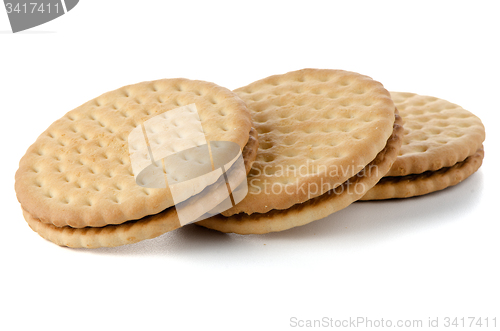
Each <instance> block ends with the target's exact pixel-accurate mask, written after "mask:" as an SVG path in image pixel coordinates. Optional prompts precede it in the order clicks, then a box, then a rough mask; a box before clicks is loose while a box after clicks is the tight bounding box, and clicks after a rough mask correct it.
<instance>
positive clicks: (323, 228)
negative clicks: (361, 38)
mask: <svg viewBox="0 0 500 331" xmlns="http://www.w3.org/2000/svg"><path fill="white" fill-rule="evenodd" d="M483 186H484V175H483V173H482V171H481V169H479V171H477V172H476V173H474V174H473V175H472V176H470V177H469V178H467V179H466V180H464V181H463V182H462V183H460V184H458V185H455V186H452V187H449V188H447V189H445V190H442V191H437V192H433V193H430V194H427V195H423V196H419V197H413V198H407V199H392V200H382V201H363V202H357V203H354V204H352V205H350V206H349V207H347V208H345V209H343V210H341V211H339V212H336V213H334V214H332V215H330V216H328V217H326V218H324V219H321V220H318V221H315V222H312V223H309V224H306V225H303V226H300V227H295V228H291V229H289V230H285V231H281V232H272V233H267V234H262V235H252V234H251V235H239V234H234V233H229V234H226V233H221V232H218V231H215V230H210V229H207V228H204V227H201V226H197V225H195V224H189V225H186V226H184V227H181V228H179V229H177V230H175V231H172V232H168V233H166V234H164V235H162V236H160V237H157V238H154V239H149V240H144V241H141V242H139V243H136V244H131V245H125V246H119V247H113V248H96V249H92V250H87V249H76V250H78V252H85V253H87V254H106V255H107V254H109V255H131V256H133V255H135V256H140V255H145V256H151V255H154V256H182V257H183V258H192V259H193V260H199V259H200V257H207V258H209V259H210V260H213V257H215V256H217V254H221V253H224V254H225V255H226V257H225V258H224V261H226V263H227V261H228V260H230V261H233V260H234V261H245V260H246V259H250V260H252V259H255V257H256V255H257V256H258V257H259V256H260V257H262V251H260V250H259V248H263V247H265V249H264V250H265V255H269V254H272V252H273V251H275V252H276V254H278V253H279V254H286V252H289V254H290V255H295V254H297V250H296V249H297V248H298V247H305V246H307V247H308V249H318V250H319V249H328V245H329V246H338V245H346V246H350V245H352V244H356V243H359V242H363V243H364V244H375V243H379V242H384V241H387V240H388V239H390V238H395V237H397V236H401V235H404V234H409V233H413V232H415V231H422V230H428V229H429V228H431V227H434V226H438V225H440V224H444V223H452V222H453V221H454V219H455V217H453V215H454V214H455V215H466V214H467V213H468V212H470V211H472V210H474V208H475V206H476V205H477V204H478V202H479V201H480V200H481V194H480V192H481V190H482V188H483ZM263 245H267V246H263ZM325 245H326V246H325ZM315 246H317V247H315ZM227 255H229V258H228V257H227ZM221 263H222V261H221Z"/></svg>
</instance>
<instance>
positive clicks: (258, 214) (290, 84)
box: [197, 69, 402, 234]
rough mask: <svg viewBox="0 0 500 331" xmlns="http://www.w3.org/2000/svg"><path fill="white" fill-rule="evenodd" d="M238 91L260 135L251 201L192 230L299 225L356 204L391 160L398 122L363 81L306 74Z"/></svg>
mask: <svg viewBox="0 0 500 331" xmlns="http://www.w3.org/2000/svg"><path fill="white" fill-rule="evenodd" d="M235 91H236V92H237V93H238V95H239V96H240V97H241V98H242V99H243V100H244V101H245V102H246V103H247V105H248V108H249V110H250V112H251V113H252V119H253V121H254V125H255V128H256V129H257V131H258V132H259V150H258V152H257V158H256V161H255V163H254V165H253V167H252V170H251V171H250V173H249V176H248V186H249V193H248V195H247V196H246V198H245V199H243V201H241V202H240V203H239V204H237V205H236V206H235V207H233V208H231V209H229V210H226V211H225V212H223V213H222V215H224V216H222V215H217V216H214V217H212V218H209V219H206V220H203V221H201V222H198V223H197V224H200V225H202V226H205V227H208V228H211V229H215V230H219V231H223V232H235V233H241V234H249V233H267V232H273V231H281V230H285V229H289V228H291V227H294V226H299V225H304V224H307V223H309V222H312V221H314V220H317V219H320V218H323V217H325V216H327V215H329V214H331V213H334V212H336V211H338V210H340V209H342V208H345V207H346V206H348V205H349V204H350V203H352V202H354V201H356V200H357V199H359V198H361V197H362V196H363V195H364V194H365V193H366V191H367V190H368V189H370V188H371V187H372V186H373V185H375V184H376V183H377V182H378V180H379V179H380V178H381V177H382V176H383V175H385V173H386V172H387V171H388V170H389V169H390V167H391V166H392V163H393V162H394V160H395V159H396V156H397V152H398V150H399V147H400V145H401V142H402V127H401V124H402V122H401V119H400V117H399V116H398V115H397V112H396V108H395V106H394V103H393V101H392V99H391V97H390V94H389V92H388V91H387V90H385V89H384V87H383V86H382V84H380V83H379V82H377V81H374V80H373V79H371V78H369V77H367V76H363V75H360V74H357V73H353V72H347V71H341V70H321V69H304V70H299V71H294V72H289V73H287V74H284V75H276V76H271V77H268V78H265V79H262V80H259V81H257V82H254V83H252V84H250V85H248V86H245V87H242V88H239V89H237V90H235Z"/></svg>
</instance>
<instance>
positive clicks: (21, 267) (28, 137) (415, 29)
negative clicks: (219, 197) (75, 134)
mask: <svg viewBox="0 0 500 331" xmlns="http://www.w3.org/2000/svg"><path fill="white" fill-rule="evenodd" d="M499 9H500V6H499V2H494V1H489V2H488V1H474V2H473V1H470V2H467V3H463V2H457V1H452V2H444V1H431V2H425V1H418V2H406V1H394V2H389V1H383V2H378V1H377V2H376V1H371V2H349V3H348V2H347V1H342V2H333V1H331V2H316V1H302V2H297V3H294V2H289V1H286V2H281V3H274V2H271V1H265V2H257V1H251V2H250V1H247V2H245V3H243V2H242V3H239V2H236V1H230V2H217V1H200V2H198V3H197V2H188V1H117V0H115V1H110V0H107V1H98V0H82V1H80V3H79V4H78V5H77V6H76V7H75V8H74V9H73V10H72V11H70V12H69V13H68V14H66V15H64V16H62V17H60V18H58V19H56V20H54V21H52V22H49V23H46V24H44V25H41V26H38V27H35V28H33V29H31V30H28V31H26V32H23V33H18V34H12V33H11V32H10V25H9V22H8V18H7V14H6V13H5V10H3V8H0V31H1V33H0V66H1V71H0V95H1V101H0V102H1V110H2V118H3V122H2V126H1V130H0V134H1V142H2V151H3V155H2V163H1V176H2V178H1V179H2V185H1V203H2V217H1V226H2V228H1V231H0V237H1V238H0V245H1V249H0V252H1V254H2V257H1V261H0V266H1V274H0V292H1V294H0V296H1V298H0V302H1V303H2V307H1V309H0V329H2V330H21V329H23V330H28V329H29V330H49V329H50V330H83V329H85V330H99V329H107V330H114V329H122V330H139V329H140V330H150V329H161V330H167V329H169V330H181V329H190V330H194V329H198V330H204V329H216V328H217V329H221V330H225V329H231V330H247V329H248V330H289V329H299V328H298V327H295V328H293V327H291V326H290V325H291V324H290V318H291V317H296V318H298V319H301V320H307V319H321V318H323V317H328V318H333V319H346V318H347V319H348V318H349V317H352V318H356V317H358V316H359V317H367V318H370V319H372V320H380V319H381V318H384V319H385V320H387V319H392V320H394V321H395V320H397V319H422V320H423V321H424V325H426V324H427V321H428V318H429V317H432V318H436V317H439V322H440V323H443V322H444V318H445V317H459V318H460V317H469V316H474V317H483V318H484V317H489V318H490V320H491V318H493V317H495V316H496V318H497V326H500V313H499V312H500V303H499V297H500V290H499V279H500V272H499V262H498V260H499V259H498V253H499V251H500V249H499V248H500V240H499V230H500V222H499V218H500V217H499V216H498V192H497V188H498V187H499V186H500V182H499V180H498V172H497V171H498V170H497V169H498V164H499V161H500V160H499V156H498V144H499V143H500V134H499V131H500V130H499V128H497V126H498V125H499V124H498V120H499V116H498V113H499V101H498V100H499V98H498V97H499V88H500V66H499V62H498V61H499V59H500V51H499V32H500V23H499V20H498V13H499ZM305 67H316V68H337V69H346V70H352V71H356V72H360V73H363V74H366V75H369V76H371V77H373V78H374V79H376V80H379V81H381V82H382V83H383V84H384V85H385V87H386V88H387V89H388V90H392V91H408V92H415V93H419V94H425V95H432V96H436V97H440V98H443V99H446V100H449V101H451V102H454V103H457V104H459V105H461V106H463V107H464V108H465V109H468V110H470V111H472V112H473V113H475V114H477V115H478V116H479V117H480V118H481V119H482V120H483V122H484V124H485V126H486V134H487V138H486V142H485V144H484V146H485V151H486V157H485V159H484V163H483V166H482V168H481V169H480V170H479V171H478V172H477V173H476V174H474V175H473V176H471V177H470V178H469V179H467V180H466V181H464V182H463V183H461V184H460V185H458V186H455V187H453V188H450V189H447V190H445V191H442V192H438V193H435V194H430V195H428V196H424V197H420V198H414V199H408V200H398V201H387V202H373V203H371V202H370V203H355V204H353V205H351V206H350V207H348V208H347V209H345V210H343V211H340V212H338V213H336V214H334V215H331V216H330V217H327V218H326V219H323V220H320V221H316V222H313V223H311V224H309V225H306V226H303V227H299V228H294V229H291V230H288V231H284V232H282V233H272V234H267V235H260V236H257V235H251V236H239V235H227V234H221V233H217V232H214V231H209V230H206V229H203V228H200V227H198V226H195V225H190V226H186V227H184V228H181V229H179V230H176V231H174V232H172V233H168V234H165V235H163V236H161V237H159V238H156V239H153V240H147V241H144V242H141V243H138V244H134V245H129V246H124V247H119V248H113V249H96V250H85V249H68V248H61V247H58V246H56V245H54V244H52V243H50V242H47V241H45V240H44V239H42V238H40V237H39V236H38V235H37V234H36V233H34V232H33V231H31V230H30V228H29V227H28V226H27V224H26V223H25V221H24V219H23V217H22V214H21V209H20V206H19V203H18V202H17V199H16V196H15V192H14V173H15V171H16V169H17V166H18V162H19V159H20V158H21V157H22V156H23V154H24V152H25V151H26V149H27V148H28V146H29V145H30V144H32V143H33V142H34V141H35V139H36V138H37V136H38V135H39V134H40V133H41V132H43V131H44V130H45V128H46V127H48V126H49V125H50V124H51V123H52V122H53V121H55V120H56V119H58V118H59V117H61V116H63V115H64V114H65V113H66V112H67V111H69V110H71V109H73V108H75V107H77V106H79V105H80V104H82V103H84V102H85V101H87V100H89V99H92V98H94V97H96V96H98V95H100V94H101V93H103V92H106V91H108V90H112V89H115V88H118V87H120V86H123V85H126V84H131V83H136V82H140V81H144V80H152V79H159V78H173V77H186V78H191V79H202V80H208V81H212V82H215V83H217V84H219V85H222V86H225V87H228V88H230V89H233V88H237V87H240V86H243V85H246V84H248V83H250V82H252V81H254V80H257V79H260V78H263V77H266V76H269V75H272V74H280V73H285V72H287V71H290V70H296V69H301V68H305ZM495 314H496V315H495ZM441 325H442V324H441ZM470 329H474V328H470ZM476 329H478V328H476ZM482 329H486V328H485V326H484V325H483V328H482ZM490 329H492V328H491V327H490Z"/></svg>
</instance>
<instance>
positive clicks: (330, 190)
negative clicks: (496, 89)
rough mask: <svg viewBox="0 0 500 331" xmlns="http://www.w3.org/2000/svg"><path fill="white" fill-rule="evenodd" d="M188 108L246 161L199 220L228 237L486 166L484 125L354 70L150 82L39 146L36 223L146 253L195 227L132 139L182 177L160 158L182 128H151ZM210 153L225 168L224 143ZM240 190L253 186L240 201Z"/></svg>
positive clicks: (27, 163)
mask: <svg viewBox="0 0 500 331" xmlns="http://www.w3.org/2000/svg"><path fill="white" fill-rule="evenodd" d="M188 105H195V108H196V110H197V113H198V116H199V120H200V121H201V126H202V132H203V134H204V136H205V139H206V141H207V142H220V141H225V142H231V143H232V144H233V145H234V146H237V147H238V148H239V151H240V152H241V154H240V155H241V158H242V160H243V161H242V162H243V166H242V169H244V171H243V170H242V171H241V172H242V173H243V177H242V179H241V180H240V181H239V182H237V183H235V185H230V183H229V181H230V180H229V181H228V177H227V175H226V174H225V173H224V174H223V175H222V174H221V175H220V178H223V177H224V178H226V184H227V190H228V191H229V194H230V200H227V201H229V204H227V205H225V207H224V208H219V209H212V210H211V211H210V212H211V213H210V212H209V213H208V216H207V217H202V218H197V219H194V220H193V222H196V224H197V225H200V226H203V227H206V228H210V229H214V230H218V231H222V232H233V233H238V234H262V233H268V232H275V231H283V230H286V229H290V228H292V227H296V226H301V225H305V224H307V223H310V222H312V221H315V220H319V219H322V218H325V217H326V216H328V215H331V214H333V213H335V212H337V211H339V210H341V209H343V208H346V207H347V206H349V205H350V204H352V203H353V202H355V201H357V200H382V199H394V198H408V197H413V196H418V195H423V194H428V193H431V192H434V191H438V190H442V189H444V188H446V187H449V186H452V185H455V184H458V183H459V182H461V181H463V180H464V179H465V178H467V177H468V176H470V175H471V174H473V173H474V172H475V171H476V170H477V169H478V168H479V167H480V166H481V163H482V159H483V156H484V151H483V146H482V144H483V141H484V139H485V130H484V126H483V124H482V123H481V120H480V119H479V118H478V117H476V116H474V115H473V114H472V113H470V112H468V111H466V110H465V109H463V108H461V107H460V106H458V105H455V104H453V103H450V102H448V101H445V100H442V99H438V98H435V97H428V96H421V95H417V94H413V93H401V92H389V91H387V90H386V89H385V88H384V87H383V85H382V84H381V83H379V82H377V81H375V80H373V79H372V78H370V77H367V76H364V75H361V74H358V73H354V72H349V71H343V70H331V69H303V70H298V71H293V72H289V73H286V74H281V75H274V76H270V77H267V78H264V79H261V80H258V81H256V82H253V83H251V84H249V85H247V86H244V87H241V88H238V89H236V90H234V91H230V90H228V89H226V88H224V87H221V86H218V85H216V84H213V83H209V82H204V81H195V80H188V79H181V78H178V79H163V80H157V81H150V82H142V83H138V84H134V85H128V86H124V87H122V88H119V89H117V90H114V91H111V92H107V93H105V94H103V95H101V96H99V97H97V98H95V99H93V100H90V101H88V102H87V103H85V104H83V105H81V106H79V107H77V108H76V109H74V110H71V111H70V112H68V113H67V114H66V115H64V116H63V117H62V118H60V119H59V120H57V121H55V122H54V123H53V124H52V125H51V126H49V128H47V130H45V132H43V133H42V134H41V135H40V136H39V138H38V139H37V140H36V141H35V143H34V144H33V145H31V146H30V147H29V148H28V150H27V152H26V154H25V156H24V157H23V158H22V159H21V161H20V164H19V169H18V171H17V172H16V184H15V189H16V194H17V197H18V200H19V202H20V204H21V208H22V212H23V215H24V218H25V220H26V221H27V223H28V225H29V226H30V227H31V228H32V229H33V230H34V231H35V232H37V233H38V234H39V235H40V236H42V237H43V238H45V239H47V240H49V241H52V242H54V243H56V244H58V245H61V246H68V247H86V248H97V247H114V246H120V245H124V244H131V243H136V242H138V241H141V240H145V239H151V238H154V237H157V236H160V235H162V234H164V233H166V232H169V231H173V230H175V229H177V228H179V227H180V226H182V225H184V222H183V221H182V220H180V209H179V208H180V207H179V206H180V205H179V203H178V202H179V201H177V200H176V195H175V194H174V193H175V192H174V190H173V189H172V186H169V185H166V186H163V187H161V186H155V185H149V186H148V185H144V180H142V181H143V182H142V183H141V181H140V180H139V177H138V174H137V173H136V171H135V168H134V158H135V156H134V154H133V153H132V151H133V146H132V145H133V141H132V140H131V136H132V135H131V132H133V130H134V129H136V132H141V128H142V132H144V134H145V136H146V137H149V139H146V140H145V145H144V148H145V149H147V150H148V151H149V152H150V154H149V156H148V153H147V152H146V153H144V162H150V163H151V164H153V165H156V166H157V168H158V169H160V170H159V171H160V174H158V172H156V174H155V176H158V175H159V176H160V177H162V176H163V175H165V178H170V180H171V178H173V177H172V176H173V175H177V174H179V173H181V172H182V171H180V170H176V171H174V173H172V171H171V173H170V174H169V173H168V167H167V168H166V167H165V161H164V160H162V161H158V160H154V158H153V157H152V155H153V154H151V151H153V152H154V149H155V146H160V145H161V146H169V147H168V148H170V149H171V150H173V151H176V149H177V146H179V142H183V143H181V145H182V144H186V141H188V142H189V137H187V136H185V135H183V134H184V133H185V132H186V130H185V128H183V122H182V120H180V121H179V120H177V123H175V122H173V121H171V122H168V123H170V124H168V125H167V127H165V128H164V129H168V130H170V131H169V132H170V135H169V136H168V137H175V139H174V138H168V139H163V140H161V139H160V140H158V139H156V138H154V137H155V136H154V135H153V133H152V132H148V130H147V128H146V129H145V127H144V123H147V122H148V121H149V120H151V119H153V118H157V117H158V116H163V117H164V118H167V117H168V115H169V114H174V112H176V111H177V110H176V109H179V107H186V106H188ZM169 112H170V113H169ZM176 118H177V117H176ZM137 130H139V131H137ZM155 144H156V145H155ZM146 145H147V146H146ZM209 145H210V146H212V147H211V151H212V154H211V155H212V156H213V160H212V163H211V164H212V169H215V168H217V167H215V168H214V162H216V160H215V157H214V155H215V154H214V153H215V152H214V151H213V150H214V146H216V145H212V144H211V143H210V144H209ZM172 153H173V152H172ZM185 162H186V163H185V167H186V168H189V167H195V166H196V164H197V163H202V161H201V160H200V159H197V158H196V157H193V158H191V159H188V160H185ZM208 163H209V164H210V162H208ZM162 164H163V167H162ZM234 164H236V163H234ZM231 167H232V168H231V169H226V170H225V171H226V172H227V173H228V174H229V173H230V171H232V169H233V168H234V167H235V166H231ZM153 168H154V167H152V168H151V169H153ZM162 169H163V171H164V172H165V173H164V174H161V171H162ZM165 169H166V170H165ZM153 170H154V169H153ZM153 172H154V171H153ZM234 172H236V170H234ZM245 172H246V178H245ZM169 176H170V177H169ZM222 182H224V181H222ZM245 182H246V185H242V184H245ZM193 185H194V184H193ZM238 185H239V186H238ZM195 186H196V185H195ZM214 186H215V184H214V185H211V186H206V187H205V186H203V187H201V188H199V187H198V186H196V187H198V189H197V190H194V189H193V191H192V192H191V191H190V190H188V191H189V192H183V195H185V196H189V197H190V199H189V200H186V201H184V202H183V203H185V204H186V203H189V204H198V205H206V203H207V201H208V200H210V199H211V198H210V197H212V196H213V192H215V189H216V188H214ZM223 186H224V187H226V185H223ZM236 186H238V187H239V188H238V190H239V189H240V188H241V187H242V186H244V193H245V194H244V195H243V196H241V194H240V196H241V199H238V200H236V199H235V197H236V194H237V193H238V192H237V190H236V189H235V187H236ZM217 189H220V186H219V188H217ZM184 191H185V190H184ZM240 193H241V192H240ZM436 198H439V197H438V196H436ZM207 199H208V200H207ZM240 200H241V201H240ZM237 201H238V202H237ZM230 202H232V204H231V203H230ZM236 202H237V203H236ZM330 220H334V218H330Z"/></svg>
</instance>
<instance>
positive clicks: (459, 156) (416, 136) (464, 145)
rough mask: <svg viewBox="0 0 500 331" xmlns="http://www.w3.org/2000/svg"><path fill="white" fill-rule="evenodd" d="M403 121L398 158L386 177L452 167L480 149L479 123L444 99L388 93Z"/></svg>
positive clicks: (482, 138) (480, 126)
mask: <svg viewBox="0 0 500 331" xmlns="http://www.w3.org/2000/svg"><path fill="white" fill-rule="evenodd" d="M391 96H392V99H393V100H394V103H395V104H396V107H397V108H398V110H399V113H400V115H401V117H402V118H403V121H404V123H405V124H404V127H405V136H404V139H403V146H401V150H400V152H399V153H400V155H399V156H398V158H397V159H396V162H394V165H393V166H392V168H391V170H390V171H389V173H388V174H387V176H405V175H409V174H418V173H422V172H425V171H434V170H438V169H441V168H443V167H451V166H453V165H454V164H455V163H457V162H461V161H463V160H465V158H467V157H468V156H470V155H472V154H474V153H476V151H477V150H478V149H479V148H481V145H482V143H483V141H484V138H485V130H484V126H483V124H482V122H481V120H480V119H479V118H478V117H477V116H475V115H474V114H472V113H471V112H469V111H467V110H465V109H463V108H462V107H460V106H458V105H456V104H453V103H451V102H448V101H446V100H443V99H439V98H435V97H430V96H424V95H418V94H415V93H403V92H391Z"/></svg>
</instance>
